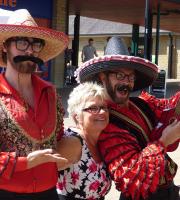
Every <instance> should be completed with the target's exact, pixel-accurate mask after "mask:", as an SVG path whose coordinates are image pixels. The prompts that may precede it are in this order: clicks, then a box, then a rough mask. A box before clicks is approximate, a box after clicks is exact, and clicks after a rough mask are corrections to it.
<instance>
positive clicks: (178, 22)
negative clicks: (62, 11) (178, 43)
mask: <svg viewBox="0 0 180 200" xmlns="http://www.w3.org/2000/svg"><path fill="white" fill-rule="evenodd" d="M158 4H160V13H161V15H160V29H163V30H168V31H172V32H177V33H180V0H159V1H158V0H150V6H151V9H152V13H153V15H156V14H157V9H158ZM69 14H70V15H71V14H80V15H81V16H86V17H92V18H97V19H104V20H109V21H115V22H120V23H126V24H139V25H140V26H145V25H144V23H145V20H144V16H145V0H69ZM153 28H156V16H154V17H153Z"/></svg>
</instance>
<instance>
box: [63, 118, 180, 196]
mask: <svg viewBox="0 0 180 200" xmlns="http://www.w3.org/2000/svg"><path fill="white" fill-rule="evenodd" d="M64 124H65V126H71V125H73V124H74V123H73V122H72V120H71V119H69V118H64ZM169 155H170V157H171V158H172V159H173V160H174V161H175V162H176V163H177V164H178V166H179V169H178V172H177V174H176V177H175V184H176V185H180V146H179V148H178V149H177V150H176V151H174V152H172V153H169ZM119 194H120V193H119V192H118V191H117V190H116V189H115V186H114V184H113V185H112V188H111V190H110V192H109V193H108V194H107V195H106V198H105V200H118V199H119Z"/></svg>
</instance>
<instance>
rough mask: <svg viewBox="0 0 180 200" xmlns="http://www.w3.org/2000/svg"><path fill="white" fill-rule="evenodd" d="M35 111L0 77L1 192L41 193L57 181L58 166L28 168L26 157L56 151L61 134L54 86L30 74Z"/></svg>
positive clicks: (59, 110)
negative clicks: (41, 150)
mask: <svg viewBox="0 0 180 200" xmlns="http://www.w3.org/2000/svg"><path fill="white" fill-rule="evenodd" d="M32 83H33V88H34V94H35V95H34V98H35V99H34V102H35V106H34V109H32V108H31V107H28V109H27V107H26V106H25V105H26V104H25V102H24V100H23V98H22V97H21V96H20V95H19V93H18V92H17V91H16V90H15V89H14V88H12V87H11V86H10V85H9V84H8V82H7V81H6V80H5V77H4V75H0V116H1V117H0V189H3V190H8V191H12V192H18V193H33V192H41V191H45V190H47V189H50V188H52V187H54V186H55V185H56V182H57V167H56V164H54V163H46V164H42V165H39V166H38V167H34V168H32V169H27V159H26V156H27V155H28V154H29V153H30V152H32V151H34V150H38V149H45V148H55V147H56V142H57V140H58V139H60V138H61V135H62V133H63V115H64V110H63V109H62V105H61V102H60V101H59V98H57V94H56V91H55V89H54V87H53V86H52V85H51V84H49V83H47V82H45V81H43V80H42V79H40V78H39V77H37V76H35V75H33V76H32Z"/></svg>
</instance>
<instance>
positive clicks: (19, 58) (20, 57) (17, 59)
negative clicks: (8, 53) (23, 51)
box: [14, 56, 44, 66]
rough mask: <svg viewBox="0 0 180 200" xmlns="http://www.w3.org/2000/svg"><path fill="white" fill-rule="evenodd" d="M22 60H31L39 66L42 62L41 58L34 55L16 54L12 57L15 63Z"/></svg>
mask: <svg viewBox="0 0 180 200" xmlns="http://www.w3.org/2000/svg"><path fill="white" fill-rule="evenodd" d="M23 61H32V62H34V63H36V64H37V65H38V66H41V65H43V64H44V62H43V60H41V59H40V58H37V57H34V56H16V57H14V62H15V63H18V62H23Z"/></svg>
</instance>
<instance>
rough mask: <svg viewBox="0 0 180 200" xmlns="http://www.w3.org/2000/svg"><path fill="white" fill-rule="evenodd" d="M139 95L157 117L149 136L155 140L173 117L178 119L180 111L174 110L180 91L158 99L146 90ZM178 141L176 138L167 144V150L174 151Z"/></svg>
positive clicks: (179, 98)
mask: <svg viewBox="0 0 180 200" xmlns="http://www.w3.org/2000/svg"><path fill="white" fill-rule="evenodd" d="M139 97H140V98H142V99H144V100H145V101H146V102H147V103H148V104H149V106H150V107H151V109H152V110H153V112H154V113H155V117H156V118H157V121H158V124H157V126H156V127H155V128H154V130H153V131H152V133H151V135H150V136H149V137H150V140H151V141H156V140H158V139H159V138H160V137H161V135H162V132H163V130H164V129H165V128H166V127H167V126H168V125H169V124H170V123H171V122H172V121H173V120H174V119H175V118H176V119H178V120H180V113H178V112H176V110H175V109H176V106H177V104H178V102H179V100H180V92H177V93H176V94H175V95H174V96H172V97H171V98H169V99H158V98H156V97H154V96H152V95H150V94H149V93H147V92H142V93H141V95H140V96H139ZM179 141H180V140H177V141H176V142H174V143H173V144H171V145H169V146H168V148H167V151H169V152H171V151H175V150H176V149H177V147H178V146H179Z"/></svg>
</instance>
